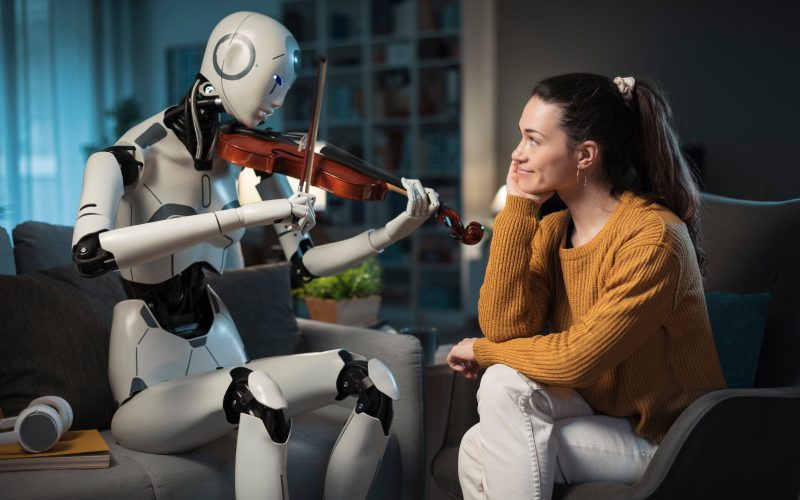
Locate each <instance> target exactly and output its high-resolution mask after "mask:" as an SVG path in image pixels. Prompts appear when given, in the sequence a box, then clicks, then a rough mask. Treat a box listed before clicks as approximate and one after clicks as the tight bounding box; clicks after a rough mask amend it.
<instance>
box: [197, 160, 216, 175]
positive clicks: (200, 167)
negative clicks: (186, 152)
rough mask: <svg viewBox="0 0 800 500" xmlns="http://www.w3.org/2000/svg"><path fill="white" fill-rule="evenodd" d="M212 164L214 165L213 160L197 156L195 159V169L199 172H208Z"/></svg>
mask: <svg viewBox="0 0 800 500" xmlns="http://www.w3.org/2000/svg"><path fill="white" fill-rule="evenodd" d="M212 166H213V161H212V160H202V159H197V158H195V160H194V169H195V170H197V171H198V172H206V171H208V170H211V167H212Z"/></svg>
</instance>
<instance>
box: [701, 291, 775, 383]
mask: <svg viewBox="0 0 800 500" xmlns="http://www.w3.org/2000/svg"><path fill="white" fill-rule="evenodd" d="M770 298H771V295H770V294H769V293H745V294H739V293H726V292H711V293H707V294H706V306H707V307H708V317H709V319H710V320H711V330H712V331H713V333H714V343H715V344H716V346H717V355H718V356H719V362H720V365H721V366H722V373H723V375H724V376H725V382H726V383H727V384H728V387H730V388H732V389H733V388H749V387H753V381H754V380H755V377H756V368H757V367H758V357H759V353H760V352H761V341H762V339H763V338H764V329H765V328H766V325H767V315H768V312H769V301H770Z"/></svg>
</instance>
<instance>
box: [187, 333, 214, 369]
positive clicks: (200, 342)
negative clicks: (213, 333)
mask: <svg viewBox="0 0 800 500" xmlns="http://www.w3.org/2000/svg"><path fill="white" fill-rule="evenodd" d="M207 341H208V335H203V336H202V337H197V338H194V339H189V345H190V346H192V347H194V348H197V347H203V346H204V345H206V342H207ZM217 368H220V367H217Z"/></svg>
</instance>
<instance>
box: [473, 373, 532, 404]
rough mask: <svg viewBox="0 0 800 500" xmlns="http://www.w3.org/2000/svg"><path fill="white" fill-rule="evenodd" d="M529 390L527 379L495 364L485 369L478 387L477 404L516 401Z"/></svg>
mask: <svg viewBox="0 0 800 500" xmlns="http://www.w3.org/2000/svg"><path fill="white" fill-rule="evenodd" d="M529 390H530V384H529V383H528V381H527V379H526V378H525V377H524V376H523V375H521V374H520V373H519V372H518V371H517V370H515V369H513V368H510V367H508V366H506V365H502V364H496V365H492V366H490V367H489V368H487V369H486V372H485V373H484V374H483V376H482V377H481V385H480V387H478V403H480V402H481V401H482V400H483V401H485V402H486V401H488V400H497V399H501V400H506V399H508V398H509V397H511V398H512V399H513V400H515V401H516V400H518V398H519V395H520V394H522V393H525V392H528V391H529Z"/></svg>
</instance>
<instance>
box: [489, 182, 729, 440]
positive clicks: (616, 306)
mask: <svg viewBox="0 0 800 500" xmlns="http://www.w3.org/2000/svg"><path fill="white" fill-rule="evenodd" d="M538 208H539V207H538V206H537V204H536V203H534V202H533V201H531V200H528V199H526V198H522V197H517V196H509V197H508V201H507V203H506V207H505V209H504V210H503V211H502V212H501V213H500V214H499V215H498V216H497V219H496V220H495V228H494V236H493V240H492V245H491V252H490V257H489V264H488V268H487V270H486V278H485V280H484V284H483V287H482V288H481V293H480V300H479V304H478V310H479V320H480V325H481V329H482V330H483V334H484V335H485V338H482V339H480V340H478V341H476V342H475V346H474V348H475V356H476V358H477V360H478V363H479V364H480V366H482V367H487V366H490V365H492V364H495V363H502V364H505V365H508V366H509V367H511V368H514V369H515V370H517V371H519V372H520V373H523V374H524V375H526V376H528V377H529V378H531V379H533V380H536V381H539V382H541V383H544V384H549V385H556V386H564V387H573V388H575V389H577V390H578V392H579V393H580V394H581V396H583V398H584V399H585V400H586V401H587V402H588V403H589V404H590V405H591V406H592V408H594V409H595V411H597V412H599V413H604V414H607V415H612V416H617V417H629V418H631V420H632V422H633V426H634V430H635V431H636V433H637V434H639V435H641V436H644V437H646V438H649V439H652V440H654V441H656V442H660V441H661V439H663V437H664V434H666V432H667V430H668V429H669V427H670V426H671V425H672V423H673V422H674V421H675V419H676V418H677V417H678V415H679V414H680V413H681V412H682V411H683V410H684V409H685V408H686V407H687V406H688V405H689V404H690V403H691V402H692V401H694V400H695V399H697V398H698V397H699V396H701V395H703V394H705V393H707V392H709V391H712V390H717V389H722V388H724V387H725V382H724V379H723V377H722V370H721V368H720V365H719V359H718V357H717V352H716V348H715V347H714V339H713V337H712V334H711V325H710V323H709V320H708V313H707V310H706V304H705V297H704V295H703V286H702V280H701V276H700V270H699V267H698V264H697V259H696V257H695V252H694V247H693V245H692V242H691V239H690V237H689V232H688V230H687V228H686V225H685V224H684V223H683V221H681V220H680V219H679V218H678V217H677V216H676V215H675V214H673V213H672V212H671V211H670V210H668V209H666V208H664V207H663V206H661V205H658V204H649V203H648V202H647V201H646V200H644V199H642V198H640V197H638V196H636V195H634V194H633V193H631V192H625V193H624V194H623V195H622V197H621V199H620V203H619V204H618V205H617V207H616V208H615V210H614V212H613V213H612V214H611V216H610V218H609V219H608V221H607V222H606V224H605V226H603V228H602V229H601V230H600V232H599V233H598V234H597V235H596V236H595V237H594V238H593V239H592V240H591V241H589V242H588V243H586V244H584V245H582V246H580V247H578V248H566V247H565V243H566V233H567V226H568V224H569V220H570V216H569V211H567V210H565V211H561V212H557V213H554V214H550V215H548V216H546V217H544V218H543V219H542V220H541V221H537V220H536V218H535V214H536V211H537V210H538ZM545 326H547V331H549V332H551V333H549V334H542V332H543V330H544V328H545Z"/></svg>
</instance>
